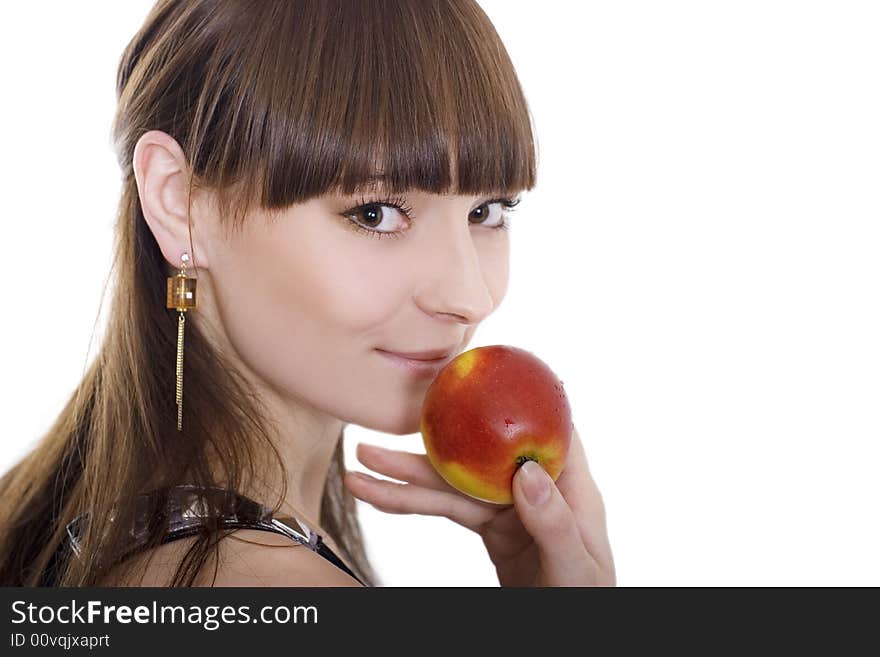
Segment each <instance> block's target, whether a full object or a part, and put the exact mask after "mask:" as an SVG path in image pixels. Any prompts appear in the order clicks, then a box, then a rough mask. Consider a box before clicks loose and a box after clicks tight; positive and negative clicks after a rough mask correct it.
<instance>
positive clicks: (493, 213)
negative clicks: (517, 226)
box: [469, 198, 520, 228]
mask: <svg viewBox="0 0 880 657" xmlns="http://www.w3.org/2000/svg"><path fill="white" fill-rule="evenodd" d="M519 202H520V199H516V200H512V199H509V198H496V199H492V200H490V201H485V202H483V203H482V204H481V205H479V206H477V207H476V208H474V209H473V210H471V216H470V217H469V219H470V220H471V221H473V223H476V224H478V225H480V226H487V227H489V228H506V227H507V225H508V222H507V215H506V214H505V213H504V211H503V210H502V208H504V209H506V210H509V211H513V208H515V207H516V206H517V205H518V204H519ZM474 220H476V221H474Z"/></svg>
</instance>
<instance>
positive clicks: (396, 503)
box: [343, 472, 497, 531]
mask: <svg viewBox="0 0 880 657" xmlns="http://www.w3.org/2000/svg"><path fill="white" fill-rule="evenodd" d="M343 482H344V484H345V487H346V488H348V490H349V491H351V493H352V495H354V496H355V497H357V498H358V499H361V500H363V501H364V502H367V503H368V504H372V505H373V506H374V507H376V508H377V509H379V510H380V511H384V512H385V513H404V514H410V513H417V514H420V515H426V516H441V517H444V518H449V519H450V520H452V521H453V522H455V523H458V524H459V525H462V526H463V527H467V528H468V529H470V530H472V531H477V530H478V529H479V527H480V526H481V525H483V524H484V523H486V522H488V521H489V520H490V519H491V518H492V516H493V515H494V514H495V513H497V511H495V510H493V509H489V508H487V507H486V505H483V504H480V503H478V502H477V500H472V499H470V498H468V497H465V496H464V495H461V494H460V493H455V492H452V493H448V492H446V491H438V490H434V489H431V488H424V487H422V486H417V485H414V484H399V483H397V482H393V481H385V480H383V479H376V478H375V477H371V476H369V475H367V474H365V473H363V472H347V473H346V474H345V478H344V479H343Z"/></svg>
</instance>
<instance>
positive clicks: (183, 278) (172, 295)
mask: <svg viewBox="0 0 880 657" xmlns="http://www.w3.org/2000/svg"><path fill="white" fill-rule="evenodd" d="M180 260H181V261H182V262H183V264H182V265H181V267H180V271H179V272H178V274H177V275H176V276H169V277H168V293H167V296H166V299H165V307H166V308H174V309H175V310H177V311H178V312H179V313H180V315H179V316H178V318H177V395H176V400H177V430H178V431H183V326H184V323H185V322H186V318H185V317H184V313H185V312H186V311H187V310H190V309H194V308H195V307H196V280H197V279H195V278H190V277H189V276H187V275H186V263H187V262H189V254H188V253H184V254H183V255H181V256H180Z"/></svg>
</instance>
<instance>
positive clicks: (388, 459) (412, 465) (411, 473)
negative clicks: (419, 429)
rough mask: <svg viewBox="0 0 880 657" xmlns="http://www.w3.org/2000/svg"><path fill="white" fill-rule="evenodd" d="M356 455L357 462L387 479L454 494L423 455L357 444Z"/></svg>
mask: <svg viewBox="0 0 880 657" xmlns="http://www.w3.org/2000/svg"><path fill="white" fill-rule="evenodd" d="M356 455H357V459H358V461H360V462H361V463H363V464H364V465H365V466H367V467H368V468H370V470H373V471H375V472H378V473H380V474H383V475H385V476H387V477H391V478H393V479H399V480H400V481H406V482H409V483H411V484H416V485H418V486H423V487H425V488H433V489H434V490H442V491H446V492H455V489H454V488H453V487H452V486H450V485H449V484H448V483H446V480H445V479H443V477H441V476H440V475H439V474H438V473H437V471H436V470H435V469H434V466H432V465H431V462H430V461H429V460H428V457H427V455H425V454H413V453H411V452H402V451H397V450H391V449H385V448H384V447H379V446H378V445H370V444H368V443H358V446H357V449H356Z"/></svg>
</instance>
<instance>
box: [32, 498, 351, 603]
mask: <svg viewBox="0 0 880 657" xmlns="http://www.w3.org/2000/svg"><path fill="white" fill-rule="evenodd" d="M208 504H209V505H210V506H211V507H213V508H214V509H215V510H219V524H220V527H221V528H222V529H260V530H263V531H268V532H273V533H276V534H282V535H284V536H287V537H288V538H290V539H291V540H293V541H296V542H297V543H300V544H302V545H304V546H306V547H307V548H309V549H310V550H312V551H313V552H317V553H318V554H319V555H320V556H322V557H324V558H325V559H326V560H327V561H329V562H330V563H332V564H333V565H334V566H336V567H337V568H339V569H340V570H342V571H344V572H346V573H348V574H349V575H351V576H352V577H354V578H355V579H356V580H357V581H358V582H360V583H361V584H364V582H363V581H361V579H360V578H359V577H358V576H357V575H355V574H354V572H352V570H351V569H350V568H349V567H348V566H346V565H345V563H344V562H343V561H342V559H340V558H339V557H338V556H336V554H335V553H334V552H333V550H331V549H330V547H329V546H328V545H327V544H326V543H324V540H323V538H322V536H321V535H320V534H319V533H317V532H316V531H315V530H313V529H311V528H310V527H309V526H308V525H306V523H305V522H303V521H302V520H300V519H298V518H294V517H287V516H285V517H283V519H282V518H281V517H273V515H272V509H271V508H269V507H267V506H264V505H262V504H259V503H258V502H255V501H254V500H252V499H250V498H248V497H245V496H244V495H241V494H240V493H237V492H235V491H231V490H226V489H223V488H217V487H211V488H207V489H206V488H200V487H197V486H194V485H191V484H181V485H178V486H172V487H170V488H164V489H158V490H154V491H152V492H149V493H143V494H141V495H139V496H138V497H137V499H136V505H137V511H136V522H135V527H134V528H133V529H132V530H130V534H131V536H132V546H131V549H129V550H127V551H125V553H124V554H123V555H122V557H121V558H120V560H121V559H125V558H126V557H128V556H131V555H132V554H134V553H135V552H138V551H139V550H140V549H142V548H143V547H144V544H145V543H146V540H147V537H148V536H149V530H150V525H151V524H155V523H157V522H161V521H163V520H164V517H165V516H167V517H168V530H167V531H166V533H165V534H164V536H163V538H162V543H163V544H164V543H169V542H171V541H174V540H177V539H180V538H184V537H187V536H192V535H194V534H198V533H199V532H200V531H201V529H202V526H203V524H204V518H205V517H206V516H207V515H208V513H207V508H206V505H208ZM87 515H88V514H82V515H80V516H77V517H76V518H75V519H74V520H73V521H71V522H70V523H68V525H67V538H68V541H67V543H66V545H62V546H61V547H62V548H69V549H70V550H71V551H72V553H73V554H74V555H78V554H79V552H80V546H79V541H78V539H77V537H78V531H77V530H78V529H80V528H81V524H80V523H84V522H85V521H86V520H87ZM54 565H56V564H54V563H53V566H54ZM50 570H54V568H51V567H50ZM51 580H52V576H51V575H49V576H48V578H47V580H46V581H45V584H46V585H49V586H52V585H53V584H52V581H51ZM364 586H366V585H365V584H364Z"/></svg>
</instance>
